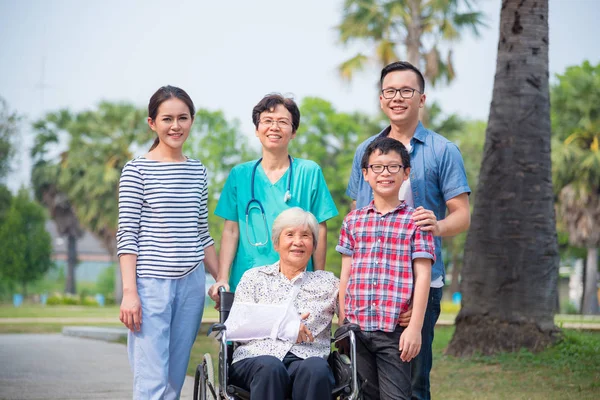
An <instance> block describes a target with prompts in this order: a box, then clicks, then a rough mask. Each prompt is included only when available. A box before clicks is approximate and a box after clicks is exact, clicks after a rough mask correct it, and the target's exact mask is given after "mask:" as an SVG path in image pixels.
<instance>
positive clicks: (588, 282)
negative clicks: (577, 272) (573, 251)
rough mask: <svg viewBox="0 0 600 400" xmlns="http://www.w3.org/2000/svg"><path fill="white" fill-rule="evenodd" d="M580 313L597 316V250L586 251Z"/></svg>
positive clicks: (592, 248)
mask: <svg viewBox="0 0 600 400" xmlns="http://www.w3.org/2000/svg"><path fill="white" fill-rule="evenodd" d="M581 313H582V314H584V315H596V314H599V310H598V248H596V247H591V248H588V249H587V260H586V263H585V281H584V285H583V307H582V309H581Z"/></svg>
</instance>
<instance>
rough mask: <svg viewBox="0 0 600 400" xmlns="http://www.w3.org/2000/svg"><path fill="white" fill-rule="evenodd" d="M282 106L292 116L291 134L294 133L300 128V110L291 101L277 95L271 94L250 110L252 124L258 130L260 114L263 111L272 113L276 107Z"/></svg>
mask: <svg viewBox="0 0 600 400" xmlns="http://www.w3.org/2000/svg"><path fill="white" fill-rule="evenodd" d="M280 104H281V105H283V106H284V107H285V108H286V109H287V110H288V111H289V112H290V114H292V132H296V131H297V130H298V127H299V126H300V110H299V109H298V105H296V102H295V101H294V100H293V99H290V98H289V97H283V96H282V95H280V94H279V93H271V94H268V95H266V96H265V97H263V98H262V100H261V101H259V102H258V104H257V105H255V106H254V108H253V109H252V122H253V123H254V127H255V128H256V129H258V124H259V122H260V114H262V113H264V112H265V111H270V112H273V111H275V108H276V107H277V106H278V105H280Z"/></svg>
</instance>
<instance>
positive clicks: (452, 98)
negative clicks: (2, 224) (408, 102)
mask: <svg viewBox="0 0 600 400" xmlns="http://www.w3.org/2000/svg"><path fill="white" fill-rule="evenodd" d="M500 3H501V1H500V0H479V2H478V5H479V8H480V10H481V11H482V12H483V13H484V14H485V17H486V23H487V25H488V27H487V28H484V29H482V31H481V35H480V37H479V38H475V37H473V36H472V35H470V33H468V32H467V33H465V35H464V38H463V39H462V40H461V41H460V42H458V43H456V44H454V45H453V51H454V55H453V57H454V66H455V70H456V73H457V78H456V79H455V80H454V81H453V82H452V83H451V84H450V85H448V86H446V87H440V88H438V87H436V88H433V89H431V88H429V89H428V90H427V95H428V101H432V100H435V101H438V102H439V103H440V105H441V107H442V110H443V111H444V112H445V113H457V114H459V115H461V116H463V117H465V118H472V119H482V120H487V116H488V113H489V106H490V102H491V96H492V87H493V79H494V74H495V67H496V54H497V41H498V30H499V16H500ZM342 5H343V0H302V1H298V0H252V1H247V0H229V1H228V0H221V1H208V0H180V1H177V0H172V1H167V0H164V1H161V0H145V1H142V0H130V1H121V0H104V1H92V0H89V1H79V0H0V96H1V97H3V98H4V99H5V100H6V101H7V102H8V104H9V107H10V109H11V110H14V111H17V112H18V113H19V114H21V115H24V116H25V117H26V118H25V119H24V120H23V122H22V123H21V137H20V138H19V139H20V140H19V141H18V145H19V154H18V157H17V158H16V159H15V162H14V164H15V166H14V168H15V172H14V173H13V174H11V175H10V176H9V178H8V185H9V187H10V188H11V189H15V188H18V186H20V184H21V183H23V182H24V181H26V180H27V179H28V171H29V169H30V167H31V162H30V160H29V157H27V154H28V149H29V147H30V145H31V129H30V124H31V121H33V120H35V119H37V118H40V117H42V116H43V115H44V114H45V113H46V112H50V111H55V110H58V109H61V108H69V109H70V110H72V111H81V110H85V109H93V108H94V107H95V106H97V104H98V103H99V102H100V101H102V100H109V101H127V102H130V103H134V104H136V105H139V106H140V107H145V106H146V105H147V102H148V99H149V98H150V96H151V95H152V93H154V92H155V91H156V89H158V88H159V87H160V86H163V85H166V84H169V85H175V86H179V87H181V88H183V89H185V90H186V91H187V92H188V93H189V94H190V96H191V97H192V99H193V100H194V103H195V105H196V107H197V108H200V107H202V108H208V109H211V110H217V109H221V110H223V111H224V113H225V115H226V117H227V118H228V119H234V118H235V119H238V120H239V121H240V123H241V127H242V131H243V132H244V133H246V134H248V135H252V134H253V126H252V123H251V110H252V107H253V106H254V105H255V104H256V103H257V102H258V101H259V100H260V99H261V98H262V96H263V95H265V94H267V93H270V92H281V93H284V94H288V95H293V96H294V98H295V99H296V100H297V101H300V100H301V99H302V98H304V97H307V96H318V97H322V98H324V99H326V100H328V101H330V102H331V103H332V104H333V105H334V107H335V108H336V109H337V110H339V111H349V112H350V111H358V110H360V111H363V112H366V113H371V114H375V113H376V112H377V110H378V106H379V103H378V93H377V90H376V82H377V79H378V75H379V72H380V71H379V68H378V67H376V66H375V65H373V66H371V67H370V68H367V69H366V70H365V71H363V72H362V73H359V74H358V75H357V76H356V79H355V80H353V81H352V83H345V82H343V81H342V80H341V79H340V78H339V76H338V74H337V69H336V68H337V66H338V65H339V64H340V63H341V62H342V61H344V60H346V59H348V58H350V57H351V56H353V55H354V54H355V53H356V52H357V51H365V52H369V48H368V46H367V45H364V44H355V45H351V46H349V47H344V46H343V45H341V44H340V43H339V41H338V39H337V32H336V30H335V26H336V25H337V24H339V22H340V18H341V10H342ZM549 14H550V15H549V23H550V75H551V77H553V76H554V75H555V74H557V73H563V72H564V70H565V68H566V67H568V66H570V65H577V64H581V63H582V62H583V61H584V60H589V61H590V62H592V63H593V64H597V63H598V62H600V45H599V43H598V42H599V39H598V38H600V24H598V22H597V19H598V17H600V1H597V0H550V11H549ZM442 133H443V132H442Z"/></svg>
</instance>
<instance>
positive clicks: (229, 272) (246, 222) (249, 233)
mask: <svg viewBox="0 0 600 400" xmlns="http://www.w3.org/2000/svg"><path fill="white" fill-rule="evenodd" d="M252 121H253V122H254V126H255V127H256V136H257V137H258V139H259V140H260V143H261V145H262V158H261V159H259V160H254V161H250V162H247V163H243V164H240V165H237V166H236V167H234V168H233V169H232V170H231V172H230V173H229V177H228V178H227V181H226V182H225V187H224V188H223V192H222V193H221V196H220V198H219V203H218V204H217V208H216V210H215V214H216V215H218V216H219V217H222V218H224V219H225V225H224V228H223V236H222V238H221V250H220V254H219V273H218V275H217V282H216V283H215V284H214V285H213V286H212V287H211V288H210V291H209V294H210V296H211V297H212V298H213V299H214V300H215V301H216V300H217V299H218V293H217V292H218V288H219V287H221V286H224V287H225V288H227V289H230V290H232V291H235V288H236V286H237V284H238V282H239V281H240V279H241V277H242V275H243V274H244V272H246V271H247V270H248V269H250V268H253V267H258V266H262V265H268V264H272V263H274V262H276V261H277V260H278V259H279V255H278V254H277V253H276V252H275V249H274V248H273V243H272V241H271V237H270V236H271V228H272V227H273V221H274V220H275V218H276V217H277V216H278V215H279V213H281V212H282V211H283V210H285V209H288V208H290V207H301V208H302V209H304V210H306V211H310V212H311V213H312V214H313V215H314V216H315V217H316V218H317V221H318V222H319V239H318V246H317V249H316V250H315V252H314V254H313V257H312V260H311V261H310V263H309V265H308V270H323V269H324V268H325V254H326V251H327V223H326V221H327V220H328V219H330V218H333V217H335V216H336V215H338V211H337V208H336V207H335V204H334V202H333V199H332V197H331V194H330V193H329V189H327V184H326V183H325V178H324V177H323V172H322V171H321V168H320V167H319V166H318V165H317V164H316V163H315V162H313V161H310V160H304V159H300V158H295V157H293V156H291V155H290V154H289V153H288V146H289V143H290V141H291V140H292V139H293V138H294V137H295V136H296V131H297V130H298V126H299V125H300V110H299V109H298V106H297V105H296V103H295V102H294V101H293V100H292V99H289V98H285V97H283V96H281V95H279V94H271V95H267V96H265V97H264V98H263V99H262V100H261V101H260V102H259V103H258V104H257V105H256V106H255V107H254V109H253V110H252Z"/></svg>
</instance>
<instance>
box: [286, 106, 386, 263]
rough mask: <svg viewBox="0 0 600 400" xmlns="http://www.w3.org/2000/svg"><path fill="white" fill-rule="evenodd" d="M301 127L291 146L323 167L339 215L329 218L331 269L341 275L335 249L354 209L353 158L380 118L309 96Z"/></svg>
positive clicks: (375, 128) (371, 133)
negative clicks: (350, 111) (351, 188)
mask: <svg viewBox="0 0 600 400" xmlns="http://www.w3.org/2000/svg"><path fill="white" fill-rule="evenodd" d="M300 111H301V115H302V119H301V124H300V128H299V129H298V132H297V134H296V137H295V139H294V140H293V141H292V143H291V145H290V153H291V154H292V155H293V156H295V157H299V158H306V159H309V160H312V161H315V162H316V163H317V164H319V165H320V166H321V169H322V170H323V175H324V176H325V181H326V182H327V186H328V188H329V191H330V192H331V195H332V197H333V200H334V202H335V204H336V206H337V208H338V211H339V215H338V216H337V217H335V218H333V219H331V220H329V221H327V269H328V270H330V271H333V272H335V273H337V274H339V270H340V266H341V257H340V255H339V254H338V253H337V252H336V251H335V245H336V244H337V241H338V237H339V232H340V227H341V226H342V220H343V219H344V217H345V216H346V214H348V212H349V210H350V199H349V198H348V196H346V186H347V184H348V179H349V177H350V171H351V168H352V159H353V157H354V152H355V151H356V148H357V147H358V145H359V144H360V143H361V142H362V141H363V140H365V139H366V138H367V137H369V136H371V135H374V134H375V133H377V132H379V131H380V130H381V125H380V124H379V123H378V122H379V121H377V120H374V119H372V118H370V117H368V116H366V115H363V114H360V113H354V114H348V113H342V112H338V111H336V110H335V108H334V107H333V106H332V104H331V103H330V102H328V101H326V100H323V99H320V98H316V97H307V98H305V99H304V100H303V101H302V102H301V104H300Z"/></svg>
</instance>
